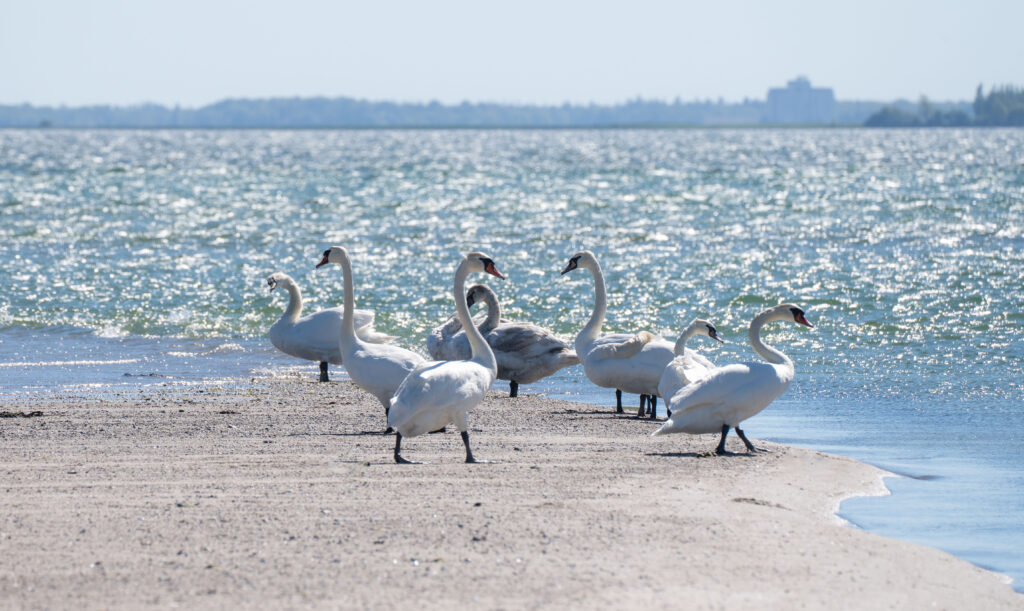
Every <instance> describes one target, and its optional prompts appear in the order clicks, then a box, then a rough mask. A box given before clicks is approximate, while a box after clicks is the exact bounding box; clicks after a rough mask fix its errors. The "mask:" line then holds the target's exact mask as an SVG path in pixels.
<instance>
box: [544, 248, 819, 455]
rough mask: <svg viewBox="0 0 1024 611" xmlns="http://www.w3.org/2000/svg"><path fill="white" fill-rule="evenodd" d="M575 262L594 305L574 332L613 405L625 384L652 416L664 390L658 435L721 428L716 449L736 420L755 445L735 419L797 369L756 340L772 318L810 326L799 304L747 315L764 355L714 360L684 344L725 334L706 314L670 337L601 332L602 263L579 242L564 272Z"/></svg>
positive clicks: (785, 384) (766, 399)
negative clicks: (611, 392) (589, 278)
mask: <svg viewBox="0 0 1024 611" xmlns="http://www.w3.org/2000/svg"><path fill="white" fill-rule="evenodd" d="M575 269H587V270H590V273H591V274H592V275H593V277H594V292H595V302H594V311H593V313H592V314H591V315H590V320H588V321H587V324H586V325H585V326H584V327H583V329H582V330H581V331H580V333H579V335H578V336H577V337H576V353H577V354H578V355H579V358H580V360H581V361H582V363H583V371H584V373H586V375H587V378H589V379H590V381H591V382H593V383H594V384H596V385H597V386H601V387H603V388H614V389H615V394H616V403H617V406H616V409H617V410H618V411H620V412H621V411H622V392H623V391H625V392H630V393H635V394H639V395H640V410H639V411H638V412H637V416H638V417H639V416H643V415H644V408H645V403H646V404H647V407H649V408H650V410H651V418H655V417H656V413H657V397H658V396H661V397H662V398H663V399H664V400H665V401H666V404H667V405H666V410H667V412H668V420H667V421H666V422H665V424H663V425H662V426H661V428H659V429H658V430H657V431H655V433H654V434H655V435H666V434H670V433H691V434H702V433H710V432H721V434H722V437H721V439H720V441H719V443H718V446H717V448H716V449H715V451H716V453H718V454H724V453H725V438H726V435H728V433H729V429H730V428H734V429H736V434H737V435H739V437H740V439H742V440H743V443H744V445H745V446H746V447H747V450H748V451H751V452H754V451H757V448H755V447H754V445H753V444H751V443H750V441H749V440H748V439H747V437H746V435H744V433H743V431H742V430H741V429H740V428H739V423H740V422H742V421H743V420H746V419H747V418H750V417H751V416H754V415H755V414H757V413H758V412H760V411H761V410H763V409H764V408H765V407H767V406H768V404H769V403H771V402H772V401H774V400H775V399H776V398H778V397H779V396H780V395H781V394H782V393H784V392H785V391H786V389H787V388H789V384H790V382H792V380H793V371H794V370H793V361H791V360H790V359H789V357H787V356H786V355H784V354H783V353H782V352H781V351H779V350H777V349H775V348H772V347H770V346H768V345H766V344H765V343H764V342H762V341H761V336H760V332H761V327H763V326H764V325H765V323H767V322H771V321H776V320H788V321H792V322H796V323H798V324H801V325H804V326H807V327H811V326H813V325H811V323H810V322H808V321H807V318H806V317H805V316H804V312H803V310H801V309H800V308H799V307H797V306H795V305H792V304H782V305H778V306H775V307H774V308H769V309H767V310H765V311H764V312H761V313H760V314H758V315H757V316H756V317H755V318H754V320H753V321H752V322H751V323H750V329H749V331H748V335H749V338H750V345H751V346H752V347H753V348H754V352H756V353H757V354H758V356H760V357H761V358H763V359H765V360H766V361H768V363H742V364H736V365H727V366H725V367H716V366H715V365H714V364H713V363H712V362H711V361H710V360H708V359H707V358H705V357H703V356H701V355H699V354H697V353H696V352H693V351H692V350H690V349H689V348H687V347H686V342H687V340H689V338H690V337H692V336H694V335H697V334H702V335H707V336H708V337H710V338H712V339H715V340H718V341H722V340H721V338H719V337H718V331H717V330H716V329H715V327H714V325H712V324H711V323H709V322H707V321H705V320H701V319H697V320H694V321H693V322H692V323H691V324H690V325H689V326H688V327H687V328H686V329H685V330H684V331H683V333H682V334H681V335H680V337H679V339H678V340H677V341H676V343H675V345H673V344H671V343H669V342H668V341H667V340H665V339H664V338H662V337H659V336H657V335H655V334H653V333H651V332H649V331H639V332H637V333H633V334H629V333H606V334H602V333H601V327H602V326H603V325H604V318H605V314H606V313H607V309H608V303H607V293H606V290H607V289H606V288H605V282H604V273H603V272H602V271H601V265H600V264H599V263H598V262H597V258H596V257H595V256H594V253H592V252H590V251H587V250H584V251H580V252H578V253H576V254H574V255H573V256H572V257H570V258H569V263H568V265H566V266H565V269H563V270H562V274H566V273H568V272H571V271H572V270H575Z"/></svg>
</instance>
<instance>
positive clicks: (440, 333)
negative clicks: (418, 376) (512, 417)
mask: <svg viewBox="0 0 1024 611" xmlns="http://www.w3.org/2000/svg"><path fill="white" fill-rule="evenodd" d="M479 302H483V303H485V304H487V317H486V318H483V319H481V318H479V317H478V318H476V319H474V320H473V324H474V325H475V326H476V327H477V329H478V330H479V331H480V334H481V335H483V336H484V339H486V340H487V343H488V345H490V347H491V350H492V351H493V352H494V358H495V360H497V362H498V379H499V380H508V381H509V394H508V396H510V397H515V396H517V395H518V394H519V385H520V384H530V383H531V382H536V381H537V380H539V379H541V378H545V377H547V376H549V375H551V374H553V373H555V372H556V371H558V370H559V369H561V368H563V367H568V366H570V365H576V364H578V363H579V362H580V359H579V357H577V356H576V351H575V350H572V349H571V348H570V347H569V345H568V344H566V343H565V342H563V341H562V340H560V339H558V338H557V337H555V334H554V333H552V332H550V331H548V330H547V329H545V328H543V327H539V326H537V325H535V324H533V323H528V322H512V321H508V320H505V319H504V318H501V307H500V306H499V305H498V298H497V296H496V295H495V294H494V291H492V290H491V288H490V287H489V286H487V285H486V284H476V285H473V286H471V287H470V288H469V292H467V293H466V305H467V306H468V307H472V306H473V304H475V303H479ZM453 318H454V319H455V321H454V322H456V323H458V317H457V316H456V317H453ZM452 322H453V321H451V320H449V321H448V323H446V324H444V325H442V326H440V327H437V328H436V329H434V331H433V333H431V334H430V337H429V338H428V339H427V349H428V350H429V351H430V356H431V357H433V358H434V359H436V360H439V361H454V360H464V359H468V358H469V354H470V347H469V339H468V338H467V337H466V332H465V331H464V330H463V329H462V325H461V324H458V327H455V325H453V324H452ZM453 328H457V329H458V332H456V333H453V332H452V329H453Z"/></svg>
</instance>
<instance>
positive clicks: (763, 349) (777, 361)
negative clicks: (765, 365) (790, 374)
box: [747, 310, 793, 367]
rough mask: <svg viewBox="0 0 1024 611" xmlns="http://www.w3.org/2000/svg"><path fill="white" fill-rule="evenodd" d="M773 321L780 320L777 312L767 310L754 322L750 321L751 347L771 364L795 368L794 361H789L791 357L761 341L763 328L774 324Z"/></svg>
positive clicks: (749, 335)
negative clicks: (767, 324) (766, 324)
mask: <svg viewBox="0 0 1024 611" xmlns="http://www.w3.org/2000/svg"><path fill="white" fill-rule="evenodd" d="M773 320H780V318H779V317H778V314H777V312H775V311H773V310H766V311H764V312H761V313H760V314H758V315H757V316H755V317H754V320H752V321H750V329H749V330H747V335H748V337H749V338H750V346H751V347H752V348H753V349H754V352H756V353H757V355H758V356H760V357H761V358H763V359H764V360H766V361H768V362H769V363H772V364H774V365H789V366H790V367H793V361H791V360H789V357H788V356H786V355H785V354H783V353H782V351H780V350H778V349H776V348H772V347H771V346H769V345H768V344H766V343H764V342H763V341H761V327H763V326H764V325H765V323H769V322H772V321H773Z"/></svg>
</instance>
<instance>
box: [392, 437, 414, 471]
mask: <svg viewBox="0 0 1024 611" xmlns="http://www.w3.org/2000/svg"><path fill="white" fill-rule="evenodd" d="M395 462H396V463H398V464H400V465H418V464H419V463H418V462H415V461H412V460H406V459H404V458H402V434H401V433H395Z"/></svg>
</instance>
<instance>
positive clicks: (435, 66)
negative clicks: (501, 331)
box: [0, 0, 1024, 107]
mask: <svg viewBox="0 0 1024 611" xmlns="http://www.w3.org/2000/svg"><path fill="white" fill-rule="evenodd" d="M2 13H3V16H4V18H3V19H0V83H2V85H0V104H22V103H29V104H33V105H39V106H60V105H67V106H83V105H94V104H109V105H115V106H127V105H136V104H141V103H149V102H152V103H158V104H163V105H166V106H174V105H181V106H184V107H201V106H204V105H206V104H210V103H214V102H217V101H220V100H223V99H227V98H281V97H315V96H325V97H331V98H333V97H351V98H357V99H365V100H371V101H394V102H413V103H415V102H430V101H434V100H436V101H439V102H442V103H444V104H459V103H462V102H464V101H468V102H472V103H479V102H488V103H500V104H530V105H557V104H562V103H565V102H569V103H573V104H589V103H595V104H603V105H607V104H618V103H622V102H626V101H628V100H631V99H635V98H637V97H642V98H644V99H651V100H664V101H671V100H674V99H675V98H677V97H678V98H681V99H682V100H684V101H691V100H694V99H701V100H704V99H712V100H718V99H720V98H721V99H724V100H725V101H727V102H740V101H742V100H743V99H744V98H749V99H754V100H763V99H764V97H765V94H766V92H767V90H768V89H769V88H770V87H779V86H784V85H785V83H786V82H787V81H789V80H790V79H793V78H795V77H796V76H798V75H804V76H807V77H808V78H809V79H810V80H811V82H812V83H813V84H814V85H815V86H819V87H831V88H832V89H833V90H834V91H835V95H836V97H837V98H838V99H841V100H851V101H854V100H877V101H887V100H896V99H907V100H916V99H917V98H918V97H920V96H921V95H925V96H927V97H929V98H930V99H933V100H936V101H961V100H969V99H971V98H972V97H973V94H974V90H975V88H976V87H977V86H978V84H984V86H985V88H986V90H988V89H989V88H991V87H992V86H995V85H1002V84H1021V83H1024V66H1022V65H1021V64H1020V63H1019V58H1020V57H1024V38H1022V37H1020V36H1019V35H1018V33H1017V28H1018V26H1017V24H1019V23H1021V22H1024V4H1013V3H1001V2H995V1H992V0H988V1H982V2H974V3H971V4H968V3H966V2H953V1H943V2H905V3H900V4H898V5H896V6H889V5H888V4H887V3H884V2H881V1H879V0H870V1H868V2H863V3H859V4H857V5H829V6H819V5H817V4H815V3H809V2H797V1H792V0H790V1H786V2H781V3H773V4H770V5H769V4H763V3H757V2H752V1H734V2H726V3H720V4H715V5H713V6H712V5H707V4H692V5H691V4H675V3H668V2H660V1H653V0H646V1H641V2H634V3H631V4H630V5H629V7H628V9H627V8H625V7H622V6H619V5H617V4H616V3H612V2H598V3H582V2H569V3H560V4H557V5H548V4H545V3H541V2H537V1H534V0H529V1H527V2H525V3H521V4H519V5H517V6H515V7H497V6H484V5H479V4H477V3H472V2H467V1H462V0H444V1H442V2H440V3H433V4H431V5H419V4H414V3H409V2H386V3H378V4H374V5H372V6H371V5H362V4H351V5H349V4H346V3H329V2H326V1H322V0H299V1H297V2H294V3H291V4H290V5H289V6H288V8H287V10H285V9H282V8H280V7H278V6H277V5H276V4H274V3H271V2H270V1H269V0H255V1H253V2H250V3H241V2H213V3H210V2H199V1H198V0H182V1H180V2H175V3H170V2H155V3H146V4H141V3H140V4H136V3H132V2H127V1H123V0H97V1H96V2H92V3H89V4H88V5H86V4H81V5H79V4H77V3H72V2H68V1H65V0H42V1H40V2H35V3H31V4H29V3H24V4H14V3H11V4H7V5H5V6H4V8H3V9H2Z"/></svg>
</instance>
